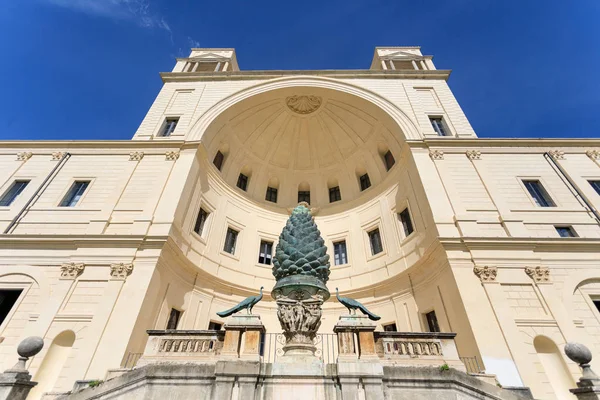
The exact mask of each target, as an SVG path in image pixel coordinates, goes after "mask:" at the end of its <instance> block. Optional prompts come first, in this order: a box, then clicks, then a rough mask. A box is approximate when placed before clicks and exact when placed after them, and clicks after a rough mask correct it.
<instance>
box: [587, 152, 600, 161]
mask: <svg viewBox="0 0 600 400" xmlns="http://www.w3.org/2000/svg"><path fill="white" fill-rule="evenodd" d="M585 155H587V156H588V157H589V158H591V159H592V160H600V151H598V150H588V151H586V152H585Z"/></svg>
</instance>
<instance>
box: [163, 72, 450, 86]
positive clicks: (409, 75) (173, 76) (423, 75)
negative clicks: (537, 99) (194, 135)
mask: <svg viewBox="0 0 600 400" xmlns="http://www.w3.org/2000/svg"><path fill="white" fill-rule="evenodd" d="M450 73H451V71H450V70H446V69H438V70H368V69H358V70H352V69H347V70H306V71H304V70H285V71H280V70H273V71H224V72H223V71H221V72H161V73H160V77H161V78H162V80H163V82H164V83H167V82H190V81H215V80H218V81H223V80H225V81H237V80H256V79H261V80H266V79H275V78H281V77H284V76H315V75H316V76H327V77H330V78H338V79H342V78H343V79H352V78H363V79H364V78H370V79H443V80H447V79H448V77H449V76H450Z"/></svg>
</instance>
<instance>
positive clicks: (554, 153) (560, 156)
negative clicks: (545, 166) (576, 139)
mask: <svg viewBox="0 0 600 400" xmlns="http://www.w3.org/2000/svg"><path fill="white" fill-rule="evenodd" d="M548 154H550V156H551V157H552V158H554V159H555V160H564V159H565V152H564V151H562V150H550V151H549V152H548Z"/></svg>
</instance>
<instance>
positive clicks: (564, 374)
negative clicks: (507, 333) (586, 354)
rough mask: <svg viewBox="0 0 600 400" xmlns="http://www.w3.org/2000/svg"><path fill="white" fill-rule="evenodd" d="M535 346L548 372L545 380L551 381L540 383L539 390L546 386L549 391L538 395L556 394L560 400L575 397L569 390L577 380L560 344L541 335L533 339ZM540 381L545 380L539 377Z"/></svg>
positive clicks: (545, 371)
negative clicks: (562, 352)
mask: <svg viewBox="0 0 600 400" xmlns="http://www.w3.org/2000/svg"><path fill="white" fill-rule="evenodd" d="M533 347H535V351H536V353H537V355H538V359H539V360H540V364H542V368H543V370H544V373H545V374H546V378H547V379H546V380H545V381H546V382H549V383H550V384H549V385H547V384H544V385H539V386H538V391H539V390H540V389H541V388H545V389H546V392H547V393H540V394H537V395H536V397H537V396H540V395H542V397H543V395H546V394H548V395H549V396H552V394H554V396H555V398H556V399H559V400H562V399H565V400H567V399H569V400H571V399H573V395H572V394H571V393H570V392H569V389H572V388H574V387H575V382H574V381H573V377H572V375H571V373H570V372H569V369H568V368H567V365H566V364H565V361H564V359H563V357H562V355H561V352H560V350H559V349H558V346H556V344H555V343H554V342H553V341H552V339H550V338H548V337H546V336H541V335H539V336H536V337H535V339H534V340H533ZM540 372H541V371H540ZM539 381H540V382H542V381H543V380H542V379H539ZM544 398H545V397H544Z"/></svg>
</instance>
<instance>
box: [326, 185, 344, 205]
mask: <svg viewBox="0 0 600 400" xmlns="http://www.w3.org/2000/svg"><path fill="white" fill-rule="evenodd" d="M341 199H342V193H341V192H340V187H339V186H335V187H332V188H329V202H330V203H333V202H335V201H340V200H341Z"/></svg>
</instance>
